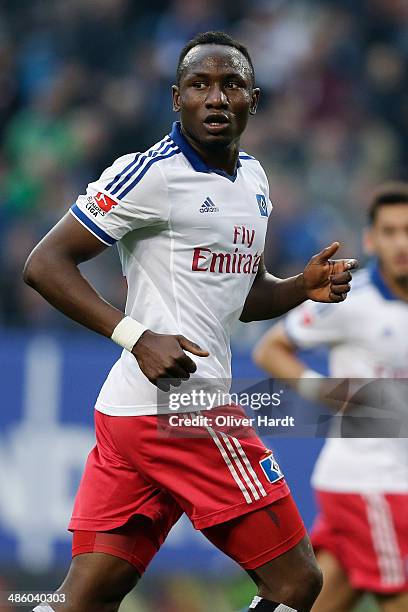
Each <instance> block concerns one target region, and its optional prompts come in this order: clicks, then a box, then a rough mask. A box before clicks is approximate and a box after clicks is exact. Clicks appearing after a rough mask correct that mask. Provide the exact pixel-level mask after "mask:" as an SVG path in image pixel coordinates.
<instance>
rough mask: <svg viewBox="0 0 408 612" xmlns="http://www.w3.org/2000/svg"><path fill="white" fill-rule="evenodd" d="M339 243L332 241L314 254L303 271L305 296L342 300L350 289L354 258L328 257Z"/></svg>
mask: <svg viewBox="0 0 408 612" xmlns="http://www.w3.org/2000/svg"><path fill="white" fill-rule="evenodd" d="M339 246H340V244H339V243H338V242H333V244H331V245H330V246H328V247H326V248H325V249H323V251H321V252H320V253H318V254H317V255H314V256H313V257H312V259H311V260H310V261H309V263H308V264H307V266H306V268H305V269H304V271H303V275H302V276H303V284H304V290H305V293H306V296H307V298H308V299H309V300H313V301H314V302H344V300H345V299H346V297H347V293H348V292H349V291H350V285H349V283H350V281H351V278H352V277H351V272H350V270H355V269H356V268H358V262H357V260H356V259H330V258H331V257H332V256H333V255H334V254H335V253H336V251H337V250H338V248H339Z"/></svg>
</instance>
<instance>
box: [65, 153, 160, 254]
mask: <svg viewBox="0 0 408 612" xmlns="http://www.w3.org/2000/svg"><path fill="white" fill-rule="evenodd" d="M159 161H160V160H159V159H157V158H152V157H150V158H148V156H147V155H146V154H138V153H137V154H130V155H125V156H123V157H120V158H119V159H117V160H116V161H115V162H114V163H113V164H112V166H110V167H109V168H107V169H106V170H104V172H103V173H102V175H101V177H100V178H99V179H98V180H97V181H94V182H92V183H89V185H88V187H87V190H86V193H85V194H84V195H80V196H79V197H78V199H77V201H76V202H75V204H74V205H73V206H72V207H71V209H70V212H71V214H72V215H73V216H74V217H75V218H76V219H77V220H78V221H79V222H80V223H81V224H82V225H83V226H85V227H86V228H87V229H88V230H89V231H90V232H91V233H92V234H94V235H95V236H96V237H97V238H99V240H101V241H102V242H103V243H105V244H107V245H109V246H111V245H113V244H115V242H116V241H117V240H120V239H121V238H122V237H123V236H124V235H125V234H127V233H128V232H131V231H133V230H135V229H139V228H142V227H146V226H148V225H153V224H156V223H163V222H166V221H167V219H168V198H167V185H166V180H165V177H164V174H163V171H162V169H161V168H160V167H159V166H160V164H159V163H157V162H159Z"/></svg>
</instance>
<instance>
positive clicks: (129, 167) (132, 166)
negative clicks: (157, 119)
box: [106, 136, 171, 195]
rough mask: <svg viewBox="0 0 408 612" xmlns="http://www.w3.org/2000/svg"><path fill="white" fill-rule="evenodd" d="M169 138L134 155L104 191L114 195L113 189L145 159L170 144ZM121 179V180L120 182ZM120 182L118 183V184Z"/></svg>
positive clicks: (120, 184)
mask: <svg viewBox="0 0 408 612" xmlns="http://www.w3.org/2000/svg"><path fill="white" fill-rule="evenodd" d="M170 142H171V141H170V138H169V136H166V138H164V139H163V140H162V141H161V142H160V143H158V144H157V145H155V146H154V147H152V148H151V149H149V150H148V151H147V152H145V153H136V155H135V156H134V158H133V160H132V161H131V162H130V163H129V164H128V165H127V166H125V168H123V170H122V171H121V172H119V173H118V174H117V175H116V176H115V178H114V179H113V180H112V181H111V182H110V183H109V184H108V185H107V186H106V191H111V193H112V195H114V193H115V189H120V187H121V186H122V185H123V184H124V183H125V182H126V180H127V179H128V178H130V177H131V176H132V175H133V174H134V173H135V172H137V170H138V169H139V168H140V167H141V165H142V164H143V162H144V160H145V159H146V157H152V156H153V155H154V154H156V153H159V152H160V151H161V150H162V149H163V148H165V147H166V145H168V144H169V143H170ZM120 179H122V180H120ZM118 181H120V183H118Z"/></svg>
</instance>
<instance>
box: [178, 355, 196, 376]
mask: <svg viewBox="0 0 408 612" xmlns="http://www.w3.org/2000/svg"><path fill="white" fill-rule="evenodd" d="M177 363H178V364H179V366H181V367H182V368H183V370H184V371H185V372H188V373H189V374H194V372H195V371H196V370H197V366H196V364H195V363H194V361H193V360H192V359H191V358H190V357H189V356H188V355H186V354H185V353H183V352H182V353H181V355H180V357H177Z"/></svg>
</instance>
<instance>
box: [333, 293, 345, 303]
mask: <svg viewBox="0 0 408 612" xmlns="http://www.w3.org/2000/svg"><path fill="white" fill-rule="evenodd" d="M346 297H347V293H342V294H341V295H337V294H336V293H333V292H332V291H331V292H330V294H329V300H330V302H333V303H336V304H338V303H339V302H344V300H345V299H346Z"/></svg>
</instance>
